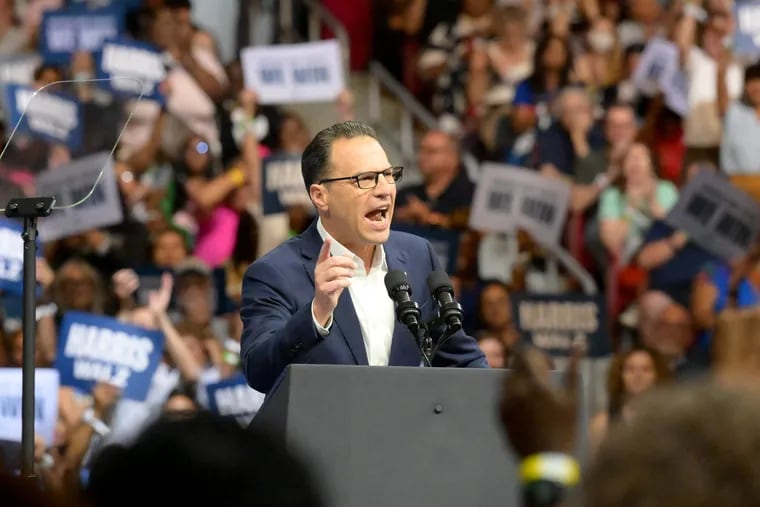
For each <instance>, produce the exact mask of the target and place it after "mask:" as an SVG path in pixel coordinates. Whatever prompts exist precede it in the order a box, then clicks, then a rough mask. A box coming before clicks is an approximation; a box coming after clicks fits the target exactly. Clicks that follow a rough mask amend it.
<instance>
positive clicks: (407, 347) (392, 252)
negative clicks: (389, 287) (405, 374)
mask: <svg viewBox="0 0 760 507" xmlns="http://www.w3.org/2000/svg"><path fill="white" fill-rule="evenodd" d="M385 259H386V262H387V263H388V271H391V270H393V269H400V270H401V271H406V270H407V268H408V257H407V254H406V252H405V251H404V250H402V249H401V248H397V246H396V244H395V241H393V233H391V237H390V238H389V239H388V242H387V243H386V244H385ZM412 297H414V295H412ZM421 360H422V355H421V354H420V349H419V347H417V344H416V343H415V338H414V337H413V336H412V333H410V332H409V330H408V329H407V328H406V326H404V325H403V324H402V323H401V322H399V321H398V319H397V318H396V317H395V315H394V319H393V341H392V342H391V353H390V357H389V359H388V364H389V365H390V366H419V365H420V361H421Z"/></svg>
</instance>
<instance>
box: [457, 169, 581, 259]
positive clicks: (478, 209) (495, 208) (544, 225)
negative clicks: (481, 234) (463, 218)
mask: <svg viewBox="0 0 760 507" xmlns="http://www.w3.org/2000/svg"><path fill="white" fill-rule="evenodd" d="M569 203H570V184H569V183H567V182H565V181H564V180H560V179H556V178H549V177H546V176H543V175H541V174H539V173H537V172H536V171H533V170H531V169H526V168H523V167H515V166H508V165H502V164H494V163H486V164H483V166H482V170H481V172H480V177H479V178H478V185H477V187H476V189H475V196H474V198H473V202H472V211H471V212H470V227H472V228H473V229H478V230H482V231H487V232H506V233H510V232H513V231H514V230H515V229H517V228H520V229H523V230H525V231H527V232H528V233H529V234H530V235H531V236H532V237H533V238H534V239H535V240H536V241H538V242H540V243H543V244H556V243H558V242H559V239H560V236H561V234H562V228H563V227H564V224H565V218H566V217H567V210H568V206H569Z"/></svg>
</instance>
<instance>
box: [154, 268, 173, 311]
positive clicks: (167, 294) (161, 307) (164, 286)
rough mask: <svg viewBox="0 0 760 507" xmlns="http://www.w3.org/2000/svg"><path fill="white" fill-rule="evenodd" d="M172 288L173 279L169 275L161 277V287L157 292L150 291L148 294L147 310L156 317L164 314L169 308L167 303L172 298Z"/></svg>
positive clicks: (165, 274)
mask: <svg viewBox="0 0 760 507" xmlns="http://www.w3.org/2000/svg"><path fill="white" fill-rule="evenodd" d="M173 287H174V278H172V275H171V273H164V274H163V275H161V287H159V289H158V290H152V291H150V293H149V294H148V309H149V310H150V311H151V312H152V313H153V315H155V316H156V317H160V316H162V315H164V314H166V310H167V309H168V308H169V301H170V300H171V298H172V288H173Z"/></svg>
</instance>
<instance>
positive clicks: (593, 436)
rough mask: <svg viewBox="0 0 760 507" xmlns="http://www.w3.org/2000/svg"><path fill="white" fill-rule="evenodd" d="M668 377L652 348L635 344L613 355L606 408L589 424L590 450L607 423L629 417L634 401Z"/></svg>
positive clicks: (662, 360) (667, 370)
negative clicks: (633, 346)
mask: <svg viewBox="0 0 760 507" xmlns="http://www.w3.org/2000/svg"><path fill="white" fill-rule="evenodd" d="M669 376H670V370H669V368H668V365H667V363H666V362H665V360H664V359H663V358H662V356H660V354H659V353H658V352H656V351H655V350H654V349H650V348H647V347H636V348H632V349H630V350H628V351H627V352H623V353H622V354H618V355H616V356H615V357H614V358H613V360H612V362H611V363H610V368H609V372H608V376H607V396H608V409H607V411H605V412H599V413H598V414H596V416H594V418H593V419H592V420H591V424H590V426H589V440H590V442H589V443H590V444H591V449H592V450H595V449H596V448H597V447H598V446H599V444H600V443H601V441H602V440H603V439H604V437H605V435H606V434H607V430H608V428H609V427H610V425H612V424H615V423H620V422H622V423H625V422H627V421H628V420H630V418H631V415H632V413H633V410H632V402H633V401H634V400H636V399H637V398H638V397H639V396H641V395H642V394H643V393H645V392H647V391H649V390H650V389H652V388H653V387H655V386H657V385H659V384H662V383H663V382H664V381H666V380H667V379H668V377H669Z"/></svg>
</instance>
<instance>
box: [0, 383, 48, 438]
mask: <svg viewBox="0 0 760 507" xmlns="http://www.w3.org/2000/svg"><path fill="white" fill-rule="evenodd" d="M58 383H59V382H58V372H57V371H56V370H54V369H51V368H37V369H36V370H35V376H34V393H35V396H34V398H35V400H34V432H35V433H36V434H38V435H40V436H41V437H42V438H44V439H45V443H47V444H48V445H50V444H52V442H53V434H54V431H55V423H56V421H57V420H58ZM21 388H22V373H21V368H0V440H8V441H11V442H21V414H22V412H21V392H22V389H21Z"/></svg>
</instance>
